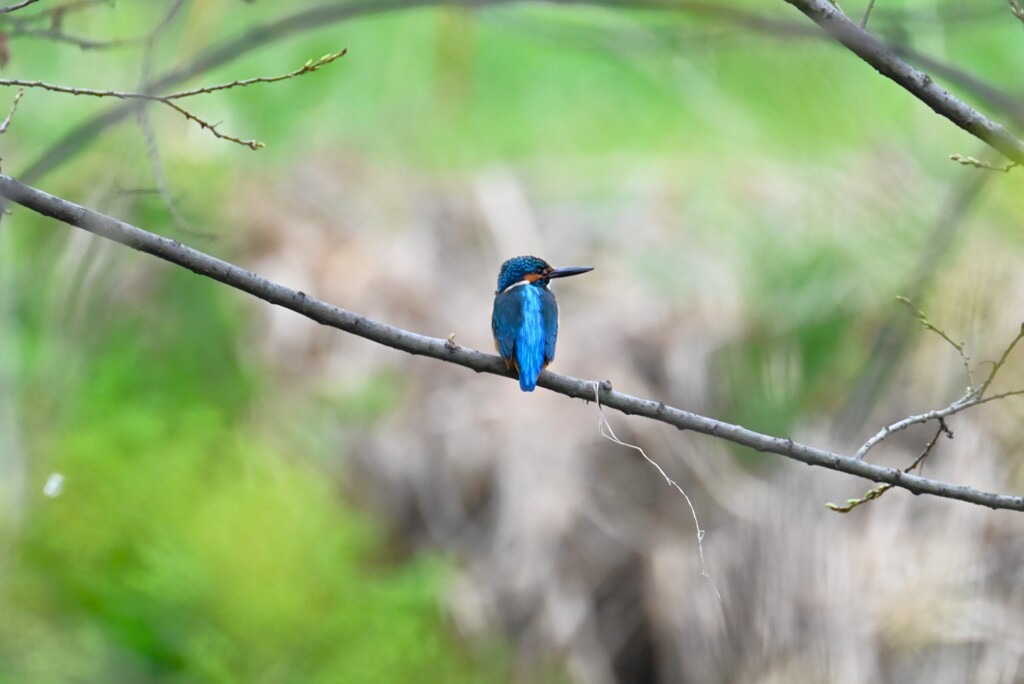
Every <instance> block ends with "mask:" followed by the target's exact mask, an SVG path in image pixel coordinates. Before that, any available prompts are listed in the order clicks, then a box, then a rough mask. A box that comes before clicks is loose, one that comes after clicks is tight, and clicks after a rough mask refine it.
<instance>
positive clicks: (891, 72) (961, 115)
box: [786, 0, 1024, 164]
mask: <svg viewBox="0 0 1024 684" xmlns="http://www.w3.org/2000/svg"><path fill="white" fill-rule="evenodd" d="M786 2H788V3H789V4H790V5H793V6H794V7H796V8H797V9H798V10H800V11H801V12H803V13H804V14H806V15H807V16H808V17H809V18H810V19H811V20H812V21H814V23H816V24H817V25H818V26H820V27H821V28H822V29H824V30H825V32H826V33H828V34H829V35H831V36H832V37H833V38H835V39H836V40H838V41H839V42H840V43H842V44H843V45H845V46H846V47H847V48H849V49H850V50H851V51H852V52H854V53H855V54H856V55H857V56H859V57H860V58H861V59H863V60H864V61H865V62H867V63H868V64H870V65H871V66H873V67H874V68H875V69H877V70H878V73H880V74H882V75H883V76H885V77H886V78H889V79H892V80H893V81H895V82H896V83H897V84H899V85H900V86H902V87H903V88H904V89H906V90H907V91H908V92H909V93H910V94H911V95H913V96H914V97H916V98H917V99H919V100H921V101H922V102H924V103H925V104H926V105H928V106H929V107H931V108H932V110H933V111H934V112H935V113H936V114H938V115H939V116H943V117H945V118H947V119H949V120H950V121H952V122H953V123H955V124H956V125H957V126H959V127H960V128H962V129H964V130H965V131H967V132H968V133H970V134H971V135H973V136H975V137H977V138H979V139H981V140H983V141H985V142H986V143H988V144H989V145H991V146H992V147H993V148H995V149H996V150H998V151H999V152H1000V153H1002V154H1003V155H1004V156H1005V157H1007V158H1008V159H1010V160H1011V161H1015V162H1017V163H1018V164H1024V142H1022V141H1021V140H1020V139H1018V138H1017V137H1016V136H1014V135H1012V134H1011V133H1010V132H1009V131H1007V130H1006V129H1005V128H1003V127H1002V126H1001V125H999V124H997V123H996V122H994V121H992V120H990V119H989V118H987V117H986V116H985V115H983V114H981V113H980V112H978V111H977V110H975V109H974V108H973V107H971V106H970V105H968V104H967V103H966V102H964V101H963V100H960V99H959V98H957V97H955V96H954V95H952V94H950V93H949V92H948V91H946V90H945V89H943V88H940V87H939V86H938V85H936V84H935V82H934V81H932V79H931V76H929V75H928V74H926V73H925V72H923V71H921V70H920V69H916V68H914V67H912V66H910V65H909V64H907V63H906V62H904V61H903V60H901V59H900V58H899V57H897V56H896V55H895V54H894V53H893V52H892V51H891V50H889V49H888V48H887V47H886V46H885V45H883V44H882V43H881V42H880V41H879V40H878V39H877V38H875V37H874V36H873V35H871V34H870V33H868V32H867V31H865V30H864V29H862V28H861V27H860V26H858V25H857V24H855V23H854V22H852V21H850V18H849V17H847V16H846V15H845V14H843V11H842V10H840V9H839V8H838V7H836V6H835V5H833V4H832V3H830V2H828V0H786Z"/></svg>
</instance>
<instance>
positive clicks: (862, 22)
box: [860, 0, 875, 29]
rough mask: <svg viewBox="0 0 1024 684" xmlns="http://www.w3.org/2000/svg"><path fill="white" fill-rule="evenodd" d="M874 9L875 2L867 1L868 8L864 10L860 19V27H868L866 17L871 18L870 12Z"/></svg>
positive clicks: (872, 0) (873, 0)
mask: <svg viewBox="0 0 1024 684" xmlns="http://www.w3.org/2000/svg"><path fill="white" fill-rule="evenodd" d="M874 8H875V0H868V6H867V7H866V8H865V9H864V16H863V17H861V18H860V27H861V28H862V29H866V28H867V27H868V17H870V16H871V10H873V9H874Z"/></svg>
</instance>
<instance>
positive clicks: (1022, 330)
mask: <svg viewBox="0 0 1024 684" xmlns="http://www.w3.org/2000/svg"><path fill="white" fill-rule="evenodd" d="M1021 338H1024V325H1021V326H1020V331H1019V332H1018V333H1017V336H1016V337H1014V338H1013V341H1012V342H1010V345H1009V346H1008V347H1007V348H1006V349H1004V350H1003V354H1002V356H1000V357H999V360H998V361H996V363H995V365H994V366H992V372H991V373H989V375H988V378H986V380H985V382H984V384H982V386H981V388H980V389H979V390H978V397H982V396H984V394H985V392H986V391H988V388H989V386H990V385H991V384H992V381H993V380H995V379H996V374H997V373H999V371H1000V370H1001V369H1002V367H1003V365H1004V364H1005V363H1006V359H1008V358H1009V356H1010V352H1012V351H1013V349H1014V347H1016V346H1017V343H1018V342H1020V341H1021Z"/></svg>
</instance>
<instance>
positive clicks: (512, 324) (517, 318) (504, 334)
mask: <svg viewBox="0 0 1024 684" xmlns="http://www.w3.org/2000/svg"><path fill="white" fill-rule="evenodd" d="M520 289H521V288H518V287H517V288H514V289H512V290H509V291H508V292H505V293H503V294H500V295H498V296H496V297H495V298H494V310H493V312H492V313H491V332H492V333H494V345H495V346H496V347H497V348H498V354H499V355H500V356H501V358H503V359H505V360H506V361H513V360H514V356H515V351H516V334H517V333H518V332H519V328H520V326H522V324H523V305H522V301H521V300H520V298H519V297H518V296H517V295H518V294H519V293H518V292H517V291H518V290H520Z"/></svg>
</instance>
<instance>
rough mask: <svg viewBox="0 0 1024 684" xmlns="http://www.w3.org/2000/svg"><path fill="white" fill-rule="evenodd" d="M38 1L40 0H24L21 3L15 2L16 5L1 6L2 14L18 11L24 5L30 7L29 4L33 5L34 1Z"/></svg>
mask: <svg viewBox="0 0 1024 684" xmlns="http://www.w3.org/2000/svg"><path fill="white" fill-rule="evenodd" d="M36 2H39V0H24V2H19V3H17V4H14V5H8V6H7V7H0V14H8V13H10V12H17V11H18V10H20V9H22V8H23V7H28V6H29V5H31V4H33V3H36Z"/></svg>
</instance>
